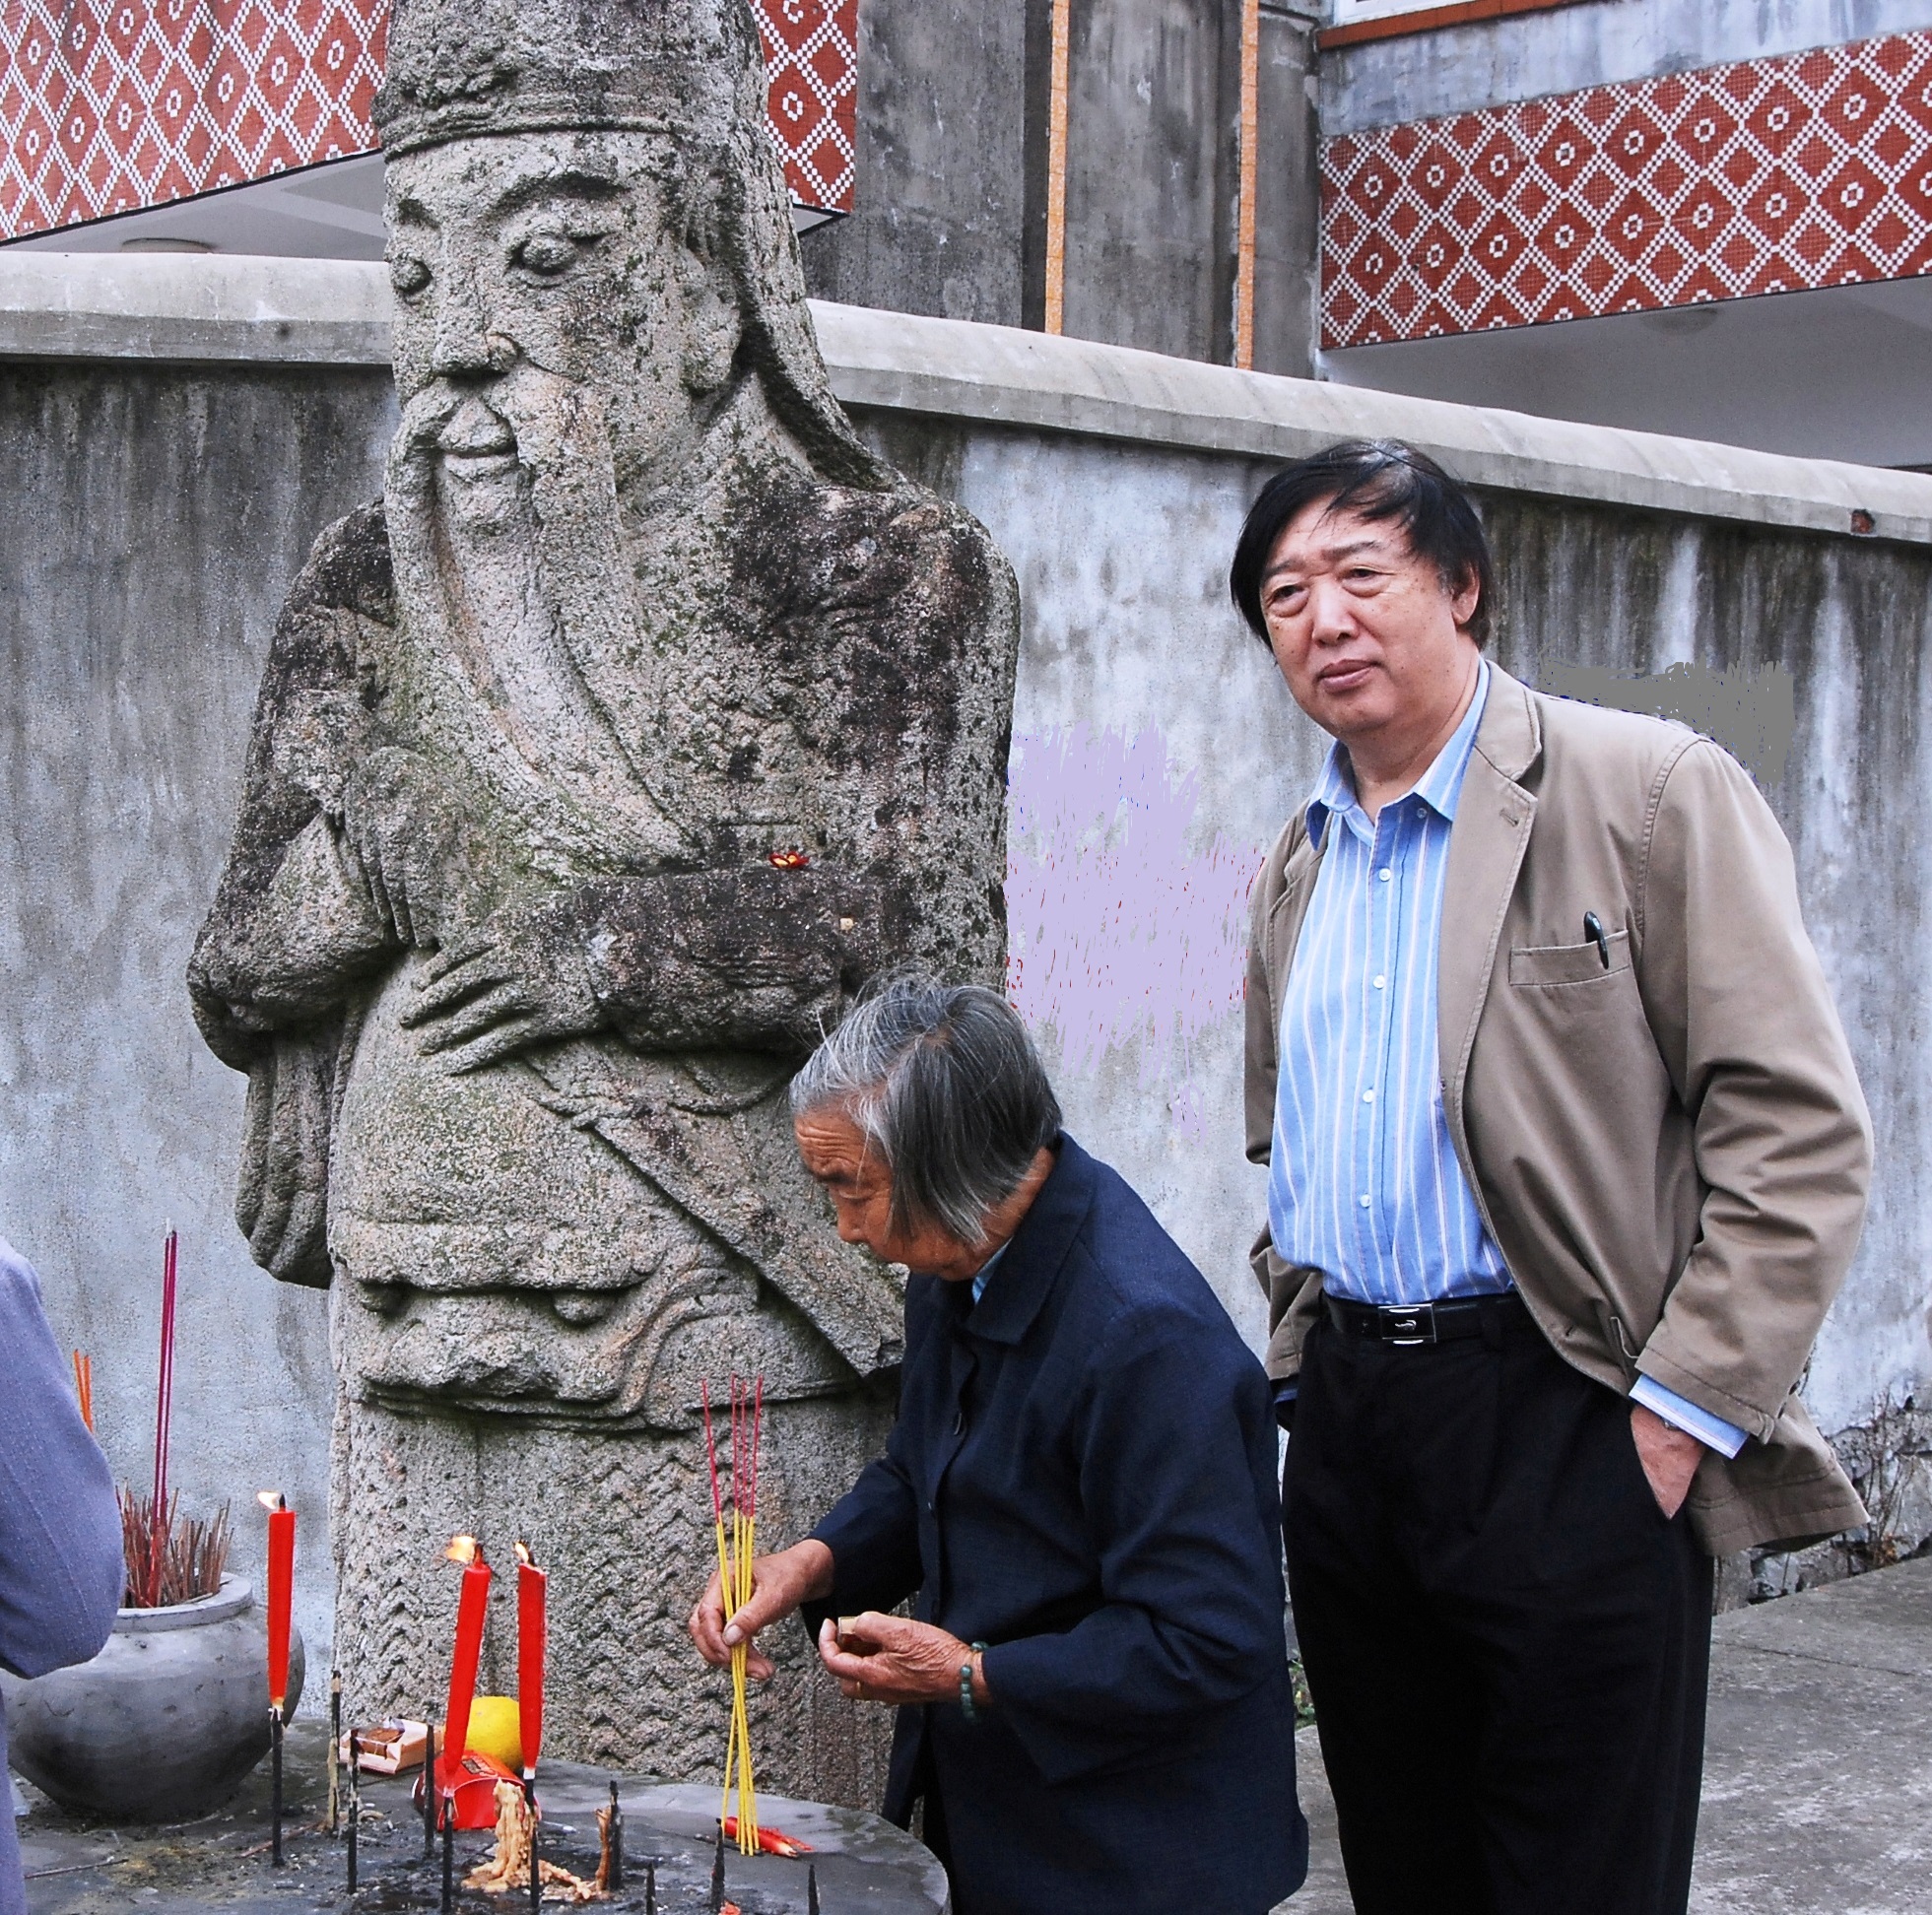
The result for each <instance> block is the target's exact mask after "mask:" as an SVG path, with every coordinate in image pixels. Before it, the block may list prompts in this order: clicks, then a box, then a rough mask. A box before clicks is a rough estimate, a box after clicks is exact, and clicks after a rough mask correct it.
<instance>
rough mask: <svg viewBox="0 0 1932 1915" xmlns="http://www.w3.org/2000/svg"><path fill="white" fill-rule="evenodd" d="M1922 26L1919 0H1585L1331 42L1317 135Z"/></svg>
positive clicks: (1930, 15)
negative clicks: (1392, 35)
mask: <svg viewBox="0 0 1932 1915" xmlns="http://www.w3.org/2000/svg"><path fill="white" fill-rule="evenodd" d="M1922 27H1932V4H1928V0H1591V4H1588V5H1585V6H1570V7H1558V8H1555V9H1553V10H1552V11H1550V12H1547V13H1533V14H1516V15H1513V16H1510V17H1508V18H1506V19H1502V20H1493V21H1485V22H1481V23H1478V24H1475V25H1471V26H1467V27H1448V28H1442V29H1440V30H1438V31H1436V32H1434V33H1416V34H1410V35H1407V36H1404V37H1402V38H1399V39H1386V40H1369V41H1366V42H1365V43H1363V44H1361V45H1358V46H1348V47H1338V48H1336V49H1335V50H1334V51H1333V52H1330V53H1327V54H1324V55H1323V57H1322V62H1321V125H1322V131H1323V132H1324V133H1325V134H1327V135H1329V136H1330V137H1331V138H1332V137H1333V136H1335V135H1336V134H1338V133H1353V132H1355V131H1357V130H1359V129H1360V128H1362V127H1365V126H1391V125H1393V124H1395V123H1396V122H1397V121H1400V120H1416V119H1431V118H1433V117H1434V116H1435V115H1437V114H1440V113H1462V112H1468V111H1469V110H1471V109H1472V108H1474V107H1478V106H1491V105H1495V104H1497V103H1498V102H1499V101H1503V100H1512V99H1538V98H1540V97H1541V96H1542V95H1544V94H1558V93H1573V92H1575V91H1576V90H1578V89H1579V88H1583V87H1597V86H1602V85H1603V84H1604V83H1605V82H1606V81H1611V80H1641V79H1648V78H1650V77H1651V76H1653V75H1655V74H1660V73H1683V72H1686V71H1689V70H1690V69H1691V68H1694V67H1706V66H1718V65H1721V64H1722V63H1723V62H1724V61H1726V60H1750V59H1755V58H1757V57H1759V56H1760V55H1763V54H1771V53H1799V52H1803V51H1804V50H1805V49H1806V48H1807V47H1813V46H1839V45H1842V44H1843V43H1844V42H1845V41H1846V40H1854V39H1865V38H1868V37H1869V36H1871V35H1873V34H1876V33H1907V32H1910V31H1911V30H1912V29H1914V28H1922Z"/></svg>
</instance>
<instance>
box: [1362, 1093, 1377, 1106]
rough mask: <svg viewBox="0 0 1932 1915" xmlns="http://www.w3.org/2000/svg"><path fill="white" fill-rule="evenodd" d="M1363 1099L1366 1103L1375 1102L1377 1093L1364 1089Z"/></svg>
mask: <svg viewBox="0 0 1932 1915" xmlns="http://www.w3.org/2000/svg"><path fill="white" fill-rule="evenodd" d="M1362 1101H1363V1102H1364V1103H1373V1102H1374V1101H1375V1093H1374V1091H1372V1090H1365V1091H1364V1092H1363V1093H1362Z"/></svg>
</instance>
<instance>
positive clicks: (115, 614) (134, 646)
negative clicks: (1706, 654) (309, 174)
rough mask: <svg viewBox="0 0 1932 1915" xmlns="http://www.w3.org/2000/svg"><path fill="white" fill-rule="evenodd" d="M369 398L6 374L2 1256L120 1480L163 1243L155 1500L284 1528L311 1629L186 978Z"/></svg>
mask: <svg viewBox="0 0 1932 1915" xmlns="http://www.w3.org/2000/svg"><path fill="white" fill-rule="evenodd" d="M393 421H394V403H393V401H392V399H391V397H390V393H389V385H388V380H387V378H386V377H383V376H379V375H376V374H373V373H370V372H366V371H354V370H324V371H302V372H299V373H291V372H283V371H277V370H275V369H273V368H268V369H249V368H230V369H228V370H226V371H224V372H223V373H222V374H220V375H219V376H215V377H209V376H205V375H203V374H201V373H198V372H193V371H186V370H174V371H170V370H165V369H158V368H156V367H153V366H147V365H116V366H112V367H103V366H100V365H99V364H95V365H78V366H52V365H44V364H42V365H22V364H12V365H0V471H4V473H5V475H6V477H5V480H4V506H0V518H3V519H4V523H5V525H6V536H5V538H4V540H0V684H4V685H5V687H6V696H5V699H4V701H3V702H0V976H4V978H5V979H6V988H5V990H4V991H0V1090H3V1091H4V1095H5V1101H6V1119H5V1121H4V1122H3V1123H0V1220H4V1222H0V1228H4V1229H5V1231H6V1233H7V1234H8V1236H9V1237H10V1238H11V1239H12V1240H13V1241H15V1242H17V1243H18V1244H19V1245H21V1247H22V1248H23V1250H24V1251H25V1253H26V1254H27V1255H28V1256H30V1257H31V1258H32V1259H33V1262H34V1264H35V1265H36V1266H37V1267H38V1269H39V1271H40V1274H41V1277H42V1280H43V1282H44V1284H45V1287H46V1296H47V1307H48V1312H49V1314H50V1316H51V1317H52V1320H53V1322H54V1323H55V1325H56V1326H57V1331H58V1334H59V1335H60V1337H61V1338H62V1339H63V1341H64V1342H65V1343H67V1344H70V1345H75V1346H78V1347H80V1348H82V1349H85V1350H87V1351H89V1352H90V1353H91V1354H93V1356H94V1358H95V1367H94V1375H95V1411H96V1420H97V1423H98V1425H99V1429H100V1437H101V1441H102V1443H103V1445H104V1446H105V1448H106V1451H107V1454H108V1457H109V1459H110V1461H111V1462H112V1464H113V1466H114V1470H115V1473H116V1474H117V1475H118V1476H120V1477H121V1478H123V1479H124V1480H130V1481H133V1482H137V1483H139V1482H143V1481H145V1480H146V1475H147V1472H148V1471H149V1469H150V1467H151V1462H150V1457H151V1445H152V1443H153V1440H154V1388H155V1357H156V1349H157V1345H158V1342H159V1334H160V1333H159V1325H160V1316H161V1245H162V1236H163V1232H164V1229H165V1227H166V1225H167V1221H168V1220H169V1219H170V1218H171V1219H172V1220H173V1221H174V1222H175V1223H176V1224H177V1225H178V1227H179V1228H180V1231H181V1236H182V1256H181V1302H180V1345H179V1350H178V1353H177V1356H176V1369H175V1385H174V1438H173V1480H174V1482H175V1483H177V1484H178V1485H179V1486H180V1490H181V1498H182V1505H183V1507H184V1509H186V1510H187V1511H189V1512H190V1513H192V1514H195V1515H201V1516H205V1515H208V1514H211V1513H212V1511H213V1508H214V1507H215V1506H216V1505H217V1504H219V1503H220V1502H222V1501H224V1500H228V1501H230V1502H231V1503H232V1504H233V1516H234V1529H235V1537H236V1544H235V1548H236V1558H235V1562H234V1565H233V1566H234V1567H236V1568H237V1569H239V1570H240V1571H241V1573H242V1574H244V1575H246V1576H248V1577H249V1578H250V1579H251V1580H254V1581H255V1582H256V1583H257V1585H258V1586H259V1580H260V1575H261V1565H262V1547H263V1542H262V1531H263V1525H262V1524H261V1523H260V1522H259V1521H258V1520H255V1519H254V1512H253V1497H254V1492H255V1491H256V1490H257V1489H260V1488H267V1487H280V1488H282V1489H284V1490H285V1491H286V1492H287V1493H288V1495H289V1497H290V1500H291V1502H292V1503H293V1504H294V1506H295V1508H296V1509H297V1511H298V1514H299V1518H300V1523H299V1541H298V1546H297V1565H298V1578H299V1584H298V1587H299V1597H298V1604H297V1618H298V1620H299V1621H300V1626H301V1628H302V1631H303V1633H304V1634H305V1635H306V1636H307V1637H308V1639H309V1641H310V1642H311V1643H316V1642H320V1643H327V1642H328V1640H329V1637H330V1624H329V1573H328V1496H327V1476H326V1472H327V1464H326V1455H327V1444H328V1428H329V1412H330V1405H329V1394H330V1391H329V1362H328V1352H327V1346H326V1336H327V1324H326V1314H327V1311H326V1302H325V1299H323V1298H322V1297H320V1296H318V1295H314V1294H312V1293H307V1292H302V1291H298V1290H291V1289H287V1288H281V1287H278V1286H268V1285H265V1284H264V1283H263V1282H262V1281H261V1275H260V1273H259V1272H258V1271H256V1270H254V1269H253V1268H252V1267H251V1266H250V1264H249V1261H248V1253H247V1245H246V1244H245V1242H243V1240H242V1239H241V1237H240V1236H239V1235H238V1233H237V1232H236V1230H235V1228H234V1222H233V1191H234V1149H233V1139H234V1136H235V1134H236V1132H237V1131H238V1128H239V1125H240V1121H241V1104H242V1094H241V1093H242V1086H241V1083H240V1081H239V1080H238V1079H237V1078H235V1077H234V1076H233V1074H232V1073H231V1072H229V1071H226V1070H224V1069H223V1068H222V1066H221V1065H220V1064H218V1063H217V1062H216V1061H215V1059H214V1058H212V1057H211V1056H209V1055H208V1053H207V1050H206V1048H205V1047H204V1046H203V1045H202V1044H201V1043H200V1042H199V1040H198V1039H197V1038H196V1036H195V1033H194V1027H193V1024H192V1021H191V1020H189V1019H188V1018H187V1017H186V1016H185V1014H184V1010H183V1005H182V997H181V981H180V980H181V973H182V969H183V967H184V966H185V964H186V962H187V957H188V950H189V947H190V945H191V943H192V941H193V920H194V918H195V915H196V914H197V912H198V910H199V908H200V907H201V904H202V903H203V902H204V901H205V898H206V895H207V893H208V891H209V889H210V888H211V887H212V885H213V884H214V881H215V876H216V873H217V872H218V871H219V870H220V868H221V859H222V850H223V846H224V843H225V842H226V839H227V836H228V830H229V825H230V824H231V822H232V819H233V805H234V798H235V794H236V790H237V786H236V775H237V772H238V770H239V760H238V756H237V746H238V743H239V741H240V740H241V739H243V738H244V737H245V736H246V732H247V725H248V716H249V710H250V707H251V705H252V702H253V691H252V687H253V682H254V680H255V679H256V678H257V677H258V676H259V673H260V669H261V660H262V658H263V656H264V655H265V653H266V649H267V644H268V636H269V632H270V630H271V628H272V627H273V625H274V622H275V613H276V608H277V606H278V605H279V603H280V601H281V598H282V594H283V592H284V590H285V589H286V586H287V581H288V580H289V579H290V578H291V577H293V576H294V574H295V572H296V570H297V569H299V568H300V564H301V561H302V558H303V555H304V553H305V552H306V550H307V547H308V542H309V540H310V539H311V538H312V537H313V536H314V533H315V531H316V529H317V527H318V526H319V525H320V524H323V523H325V522H326V521H327V520H328V519H330V518H333V517H335V516H336V515H337V514H338V513H341V512H344V511H347V510H348V509H349V508H350V507H352V506H353V505H355V504H357V503H358V502H360V501H361V500H362V499H364V498H366V496H367V495H368V494H369V492H370V491H371V489H372V488H373V487H374V486H375V485H376V484H379V477H378V475H379V473H380V460H381V448H382V445H383V442H384V441H385V440H386V438H387V436H388V433H389V430H390V429H391V427H392V425H393Z"/></svg>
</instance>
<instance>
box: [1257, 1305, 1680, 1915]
mask: <svg viewBox="0 0 1932 1915" xmlns="http://www.w3.org/2000/svg"><path fill="white" fill-rule="evenodd" d="M1282 1493H1283V1504H1284V1524H1285V1528H1286V1533H1287V1541H1288V1575H1289V1585H1290V1588H1291V1590H1292V1592H1293V1597H1294V1603H1295V1621H1296V1628H1297V1631H1298V1633H1299V1637H1300V1642H1301V1654H1302V1661H1303V1665H1304V1667H1305V1669H1306V1671H1307V1678H1308V1687H1309V1692H1310V1694H1311V1695H1312V1697H1313V1699H1314V1705H1315V1719H1316V1723H1317V1726H1318V1728H1319V1731H1320V1735H1321V1752H1322V1759H1323V1761H1324V1762H1325V1764H1326V1765H1327V1769H1328V1775H1329V1780H1330V1783H1331V1785H1332V1786H1333V1788H1334V1791H1335V1806H1336V1811H1337V1815H1338V1817H1339V1820H1340V1825H1341V1839H1342V1857H1343V1861H1344V1863H1345V1865H1346V1867H1347V1869H1348V1877H1349V1887H1350V1890H1351V1892H1352V1893H1353V1895H1354V1897H1355V1905H1356V1909H1357V1911H1358V1915H1682V1912H1683V1910H1684V1909H1685V1906H1686V1903H1687V1900H1688V1898H1689V1893H1690V1881H1691V1855H1692V1849H1693V1845H1694V1843H1695V1841H1696V1837H1697V1820H1698V1797H1699V1785H1700V1783H1701V1779H1702V1769H1703V1731H1704V1693H1705V1686H1706V1682H1707V1678H1708V1674H1709V1664H1710V1608H1711V1562H1710V1558H1709V1557H1708V1556H1706V1555H1705V1554H1704V1553H1703V1552H1702V1551H1701V1550H1700V1549H1699V1547H1698V1544H1697V1542H1696V1540H1695V1538H1694V1537H1693V1536H1692V1534H1691V1532H1690V1526H1689V1523H1688V1521H1687V1520H1686V1518H1685V1516H1684V1514H1683V1512H1682V1511H1680V1512H1679V1513H1678V1515H1677V1516H1676V1517H1675V1518H1674V1519H1673V1520H1670V1521H1666V1520H1665V1518H1664V1515H1663V1512H1662V1511H1661V1510H1660V1509H1659V1508H1658V1506H1657V1502H1656V1499H1655V1497H1654V1496H1653V1495H1652V1494H1651V1492H1650V1486H1649V1483H1648V1481H1647V1479H1646V1478H1645V1477H1644V1474H1643V1466H1642V1464H1641V1463H1640V1462H1639V1461H1638V1460H1637V1454H1636V1447H1635V1443H1634V1441H1633V1439H1632V1434H1631V1424H1630V1406H1629V1404H1628V1403H1627V1402H1626V1401H1625V1400H1624V1399H1623V1398H1622V1397H1620V1396H1618V1395H1617V1394H1616V1393H1615V1392H1614V1391H1612V1390H1608V1389H1605V1388H1604V1387H1602V1386H1601V1385H1600V1384H1596V1383H1593V1382H1591V1381H1590V1380H1589V1379H1588V1378H1587V1377H1584V1376H1581V1375H1579V1374H1578V1373H1577V1372H1576V1371H1575V1370H1573V1369H1571V1368H1570V1366H1569V1365H1568V1364H1567V1363H1566V1362H1564V1361H1563V1360H1562V1358H1560V1357H1559V1356H1558V1355H1557V1354H1555V1352H1553V1351H1552V1350H1551V1349H1550V1347H1549V1345H1548V1344H1547V1343H1546V1342H1545V1340H1544V1338H1543V1336H1542V1334H1541V1333H1540V1332H1539V1331H1538V1330H1537V1329H1536V1327H1535V1324H1534V1323H1533V1322H1532V1321H1531V1319H1530V1317H1529V1314H1528V1312H1527V1311H1526V1310H1525V1309H1523V1308H1522V1306H1521V1305H1520V1304H1519V1303H1517V1304H1512V1305H1511V1306H1509V1307H1508V1308H1507V1309H1506V1310H1505V1311H1503V1312H1499V1318H1498V1321H1497V1322H1496V1323H1495V1324H1493V1325H1492V1331H1491V1334H1490V1335H1489V1336H1488V1337H1486V1338H1483V1339H1476V1338H1471V1339H1469V1340H1467V1341H1463V1342H1455V1343H1443V1344H1436V1345H1428V1346H1423V1347H1420V1348H1413V1349H1402V1348H1396V1347H1394V1346H1391V1345H1387V1344H1381V1343H1374V1342H1367V1341H1362V1340H1358V1339H1355V1338H1350V1337H1345V1336H1343V1335H1341V1334H1339V1333H1338V1332H1336V1331H1335V1330H1334V1329H1333V1328H1332V1327H1331V1326H1330V1325H1328V1324H1326V1323H1322V1324H1320V1325H1318V1326H1317V1327H1316V1329H1315V1330H1314V1332H1313V1334H1312V1335H1311V1336H1310V1338H1309V1340H1308V1344H1307V1347H1306V1351H1305V1354H1304V1355H1303V1359H1302V1368H1301V1376H1300V1389H1299V1398H1298V1400H1297V1403H1296V1408H1295V1422H1294V1433H1293V1435H1292V1436H1291V1437H1290V1439H1289V1445H1288V1463H1287V1467H1286V1471H1285V1474H1284V1477H1283V1483H1282Z"/></svg>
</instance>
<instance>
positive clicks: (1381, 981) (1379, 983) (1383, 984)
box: [1375, 977, 1388, 991]
mask: <svg viewBox="0 0 1932 1915" xmlns="http://www.w3.org/2000/svg"><path fill="white" fill-rule="evenodd" d="M1375 988H1376V990H1378V991H1381V990H1386V989H1387V988H1388V979H1387V978H1386V977H1378V978H1376V980H1375Z"/></svg>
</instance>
